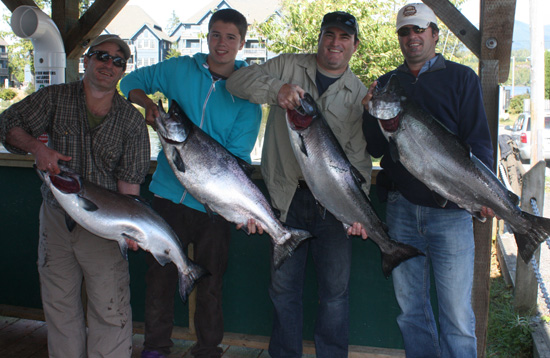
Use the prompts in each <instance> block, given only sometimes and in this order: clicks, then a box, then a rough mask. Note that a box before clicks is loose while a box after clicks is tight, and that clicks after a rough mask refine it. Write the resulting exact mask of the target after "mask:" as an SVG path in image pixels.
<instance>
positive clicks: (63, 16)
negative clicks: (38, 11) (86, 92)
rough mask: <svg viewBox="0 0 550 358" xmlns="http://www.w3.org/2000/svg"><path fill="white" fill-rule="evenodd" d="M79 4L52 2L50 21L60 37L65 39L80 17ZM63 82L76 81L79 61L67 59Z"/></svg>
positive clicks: (64, 0) (65, 0) (70, 1)
mask: <svg viewBox="0 0 550 358" xmlns="http://www.w3.org/2000/svg"><path fill="white" fill-rule="evenodd" d="M79 7H80V6H79V2H78V1H74V0H52V20H53V22H54V23H55V24H56V25H57V28H58V29H59V32H60V33H61V37H62V38H65V37H66V35H67V32H68V31H70V30H71V29H72V28H73V27H74V25H75V24H76V23H77V22H78V18H79V17H80V10H79ZM66 64H67V67H66V68H65V82H73V81H76V80H78V78H79V74H78V65H79V59H74V58H73V59H71V58H67V62H66Z"/></svg>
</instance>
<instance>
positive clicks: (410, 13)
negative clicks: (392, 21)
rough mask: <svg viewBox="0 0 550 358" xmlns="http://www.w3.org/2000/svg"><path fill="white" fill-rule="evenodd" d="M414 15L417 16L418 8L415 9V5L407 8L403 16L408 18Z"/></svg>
mask: <svg viewBox="0 0 550 358" xmlns="http://www.w3.org/2000/svg"><path fill="white" fill-rule="evenodd" d="M414 15H416V7H414V6H413V5H410V6H406V7H405V8H404V9H403V16H405V17H407V16H414Z"/></svg>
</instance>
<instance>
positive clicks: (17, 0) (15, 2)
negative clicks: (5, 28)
mask: <svg viewBox="0 0 550 358" xmlns="http://www.w3.org/2000/svg"><path fill="white" fill-rule="evenodd" d="M2 2H3V3H4V5H6V7H7V8H8V10H10V11H11V12H14V11H15V9H17V8H18V7H19V6H21V5H28V6H36V4H35V3H34V1H33V0H2ZM36 7H38V6H36Z"/></svg>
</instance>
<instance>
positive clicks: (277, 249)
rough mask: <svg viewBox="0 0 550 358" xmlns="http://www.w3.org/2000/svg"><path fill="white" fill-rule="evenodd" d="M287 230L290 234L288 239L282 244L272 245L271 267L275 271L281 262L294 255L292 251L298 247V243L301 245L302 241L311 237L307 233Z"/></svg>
mask: <svg viewBox="0 0 550 358" xmlns="http://www.w3.org/2000/svg"><path fill="white" fill-rule="evenodd" d="M287 229H288V231H289V232H290V238H289V239H288V240H286V241H285V242H284V243H282V244H274V245H273V265H274V266H275V269H278V268H279V267H281V265H282V264H283V262H284V261H285V260H286V259H287V258H289V257H290V256H292V253H294V250H295V249H296V248H297V247H298V245H300V243H302V241H304V240H305V239H308V238H310V237H311V234H310V233H309V231H305V230H298V229H293V228H289V227H287Z"/></svg>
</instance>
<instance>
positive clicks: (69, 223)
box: [65, 213, 76, 232]
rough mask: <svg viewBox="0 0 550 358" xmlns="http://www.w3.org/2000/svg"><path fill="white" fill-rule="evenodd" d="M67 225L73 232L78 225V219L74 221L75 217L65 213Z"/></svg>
mask: <svg viewBox="0 0 550 358" xmlns="http://www.w3.org/2000/svg"><path fill="white" fill-rule="evenodd" d="M65 225H66V226H67V230H69V232H73V230H74V228H75V227H76V221H74V219H73V218H72V217H70V215H69V214H67V213H65Z"/></svg>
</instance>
